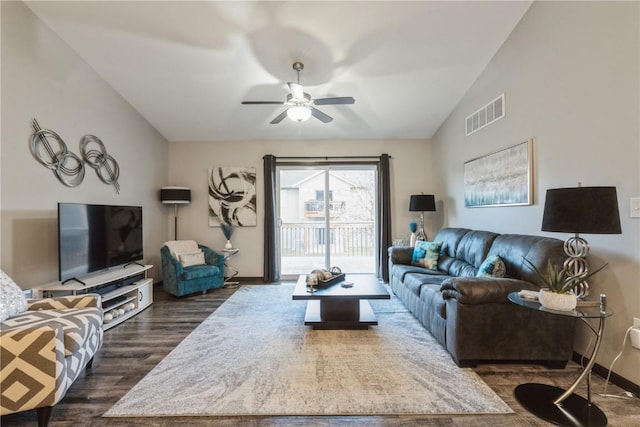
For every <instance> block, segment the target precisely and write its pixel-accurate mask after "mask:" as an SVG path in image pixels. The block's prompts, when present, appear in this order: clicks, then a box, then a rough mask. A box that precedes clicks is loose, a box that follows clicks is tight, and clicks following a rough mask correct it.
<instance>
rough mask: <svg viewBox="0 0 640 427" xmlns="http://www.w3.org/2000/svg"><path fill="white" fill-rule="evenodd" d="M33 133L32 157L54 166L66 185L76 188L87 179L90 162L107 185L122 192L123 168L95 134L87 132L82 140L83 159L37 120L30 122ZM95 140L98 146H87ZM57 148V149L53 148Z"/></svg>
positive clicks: (51, 166)
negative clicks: (121, 173) (86, 165)
mask: <svg viewBox="0 0 640 427" xmlns="http://www.w3.org/2000/svg"><path fill="white" fill-rule="evenodd" d="M31 126H32V127H33V135H32V136H31V142H30V150H31V154H32V155H33V157H34V158H35V159H36V160H37V161H38V163H40V164H41V165H43V166H44V167H46V168H47V169H51V170H52V171H53V173H54V174H55V175H56V177H57V178H58V180H59V181H60V182H61V183H62V184H63V185H65V186H67V187H77V186H78V185H80V184H81V183H82V181H83V180H84V174H85V167H84V164H85V163H87V164H88V165H89V166H91V167H92V168H94V169H95V171H96V174H97V175H98V178H100V180H101V181H102V182H104V183H105V184H107V185H113V187H114V188H115V190H116V192H117V193H120V184H118V177H119V176H120V167H119V166H118V162H116V160H115V159H114V158H113V157H111V156H110V155H108V154H107V150H106V148H105V146H104V144H103V143H102V141H100V139H99V138H98V137H96V136H94V135H85V136H83V137H82V140H81V141H80V151H81V152H82V159H81V158H80V157H79V156H78V155H76V154H75V153H73V152H71V151H69V149H68V148H67V144H66V143H65V142H64V140H63V139H62V138H61V137H60V135H58V134H57V133H56V132H54V131H52V130H50V129H42V128H41V127H40V125H39V124H38V121H37V120H36V119H33V121H32V122H31ZM91 143H95V144H97V146H98V149H95V148H91V149H87V146H88V145H89V144H91ZM54 147H55V148H56V149H55V150H54Z"/></svg>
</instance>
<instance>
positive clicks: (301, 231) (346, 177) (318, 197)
mask: <svg viewBox="0 0 640 427" xmlns="http://www.w3.org/2000/svg"><path fill="white" fill-rule="evenodd" d="M277 179H278V189H279V197H278V200H279V205H278V209H279V212H278V215H279V218H280V222H279V224H280V251H281V253H280V262H281V264H280V272H281V275H282V277H283V278H293V277H295V276H297V275H299V274H304V273H309V272H310V271H311V270H313V269H315V268H327V269H329V268H330V267H332V266H338V267H340V268H341V269H342V271H344V272H346V273H372V274H373V273H375V272H376V256H375V248H376V247H377V245H376V233H375V230H376V203H377V202H376V194H377V191H376V183H377V169H376V167H375V165H356V164H353V165H345V164H336V165H322V166H315V165H314V166H301V165H292V166H278V168H277Z"/></svg>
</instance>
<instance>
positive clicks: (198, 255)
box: [160, 240, 224, 297]
mask: <svg viewBox="0 0 640 427" xmlns="http://www.w3.org/2000/svg"><path fill="white" fill-rule="evenodd" d="M160 255H161V258H162V276H163V280H162V287H163V288H164V290H165V291H167V292H168V293H170V294H171V295H175V296H177V297H181V296H183V295H188V294H193V293H195V292H202V293H205V292H206V291H207V290H209V289H215V288H221V287H223V286H224V256H223V255H222V254H219V253H217V252H214V251H213V250H211V249H210V248H208V247H206V246H203V245H199V244H197V243H196V242H195V241H194V240H174V241H170V242H166V243H165V244H164V246H163V247H162V248H161V249H160Z"/></svg>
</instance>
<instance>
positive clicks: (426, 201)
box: [409, 194, 436, 240]
mask: <svg viewBox="0 0 640 427" xmlns="http://www.w3.org/2000/svg"><path fill="white" fill-rule="evenodd" d="M435 210H436V198H435V196H434V195H433V194H414V195H412V196H411V198H410V199H409V212H420V229H419V230H418V233H417V235H416V240H427V235H426V234H425V232H424V213H425V212H434V211H435Z"/></svg>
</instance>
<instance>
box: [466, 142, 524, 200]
mask: <svg viewBox="0 0 640 427" xmlns="http://www.w3.org/2000/svg"><path fill="white" fill-rule="evenodd" d="M532 150H533V139H530V140H528V141H525V142H521V143H519V144H516V145H513V146H511V147H508V148H505V149H503V150H500V151H496V152H495V153H491V154H487V155H485V156H482V157H478V158H476V159H473V160H469V161H467V162H465V163H464V205H465V206H467V207H486V206H519V205H530V204H532V203H533V177H532V166H533V159H532V152H533V151H532Z"/></svg>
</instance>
